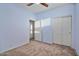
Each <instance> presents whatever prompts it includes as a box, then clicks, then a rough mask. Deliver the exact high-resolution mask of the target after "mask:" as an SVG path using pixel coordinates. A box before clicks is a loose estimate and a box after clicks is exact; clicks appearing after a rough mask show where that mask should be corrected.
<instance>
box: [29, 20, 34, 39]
mask: <svg viewBox="0 0 79 59" xmlns="http://www.w3.org/2000/svg"><path fill="white" fill-rule="evenodd" d="M34 31H35V21H33V20H30V40H34V39H35V33H34Z"/></svg>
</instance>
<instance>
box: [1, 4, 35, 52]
mask: <svg viewBox="0 0 79 59" xmlns="http://www.w3.org/2000/svg"><path fill="white" fill-rule="evenodd" d="M31 17H32V18H33V17H34V14H32V13H30V12H29V11H28V10H27V9H24V8H23V7H20V6H19V5H16V4H0V52H4V51H7V50H9V49H12V48H15V47H18V46H21V45H23V44H26V43H28V42H29V18H31Z"/></svg>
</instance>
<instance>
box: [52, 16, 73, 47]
mask: <svg viewBox="0 0 79 59" xmlns="http://www.w3.org/2000/svg"><path fill="white" fill-rule="evenodd" d="M52 29H53V39H54V43H57V44H61V45H67V46H71V42H72V41H71V34H72V33H71V17H70V16H67V17H58V18H53V19H52Z"/></svg>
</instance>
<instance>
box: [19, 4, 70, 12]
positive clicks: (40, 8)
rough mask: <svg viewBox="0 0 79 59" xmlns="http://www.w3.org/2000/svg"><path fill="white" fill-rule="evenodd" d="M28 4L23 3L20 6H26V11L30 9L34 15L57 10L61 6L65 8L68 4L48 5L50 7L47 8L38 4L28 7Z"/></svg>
mask: <svg viewBox="0 0 79 59" xmlns="http://www.w3.org/2000/svg"><path fill="white" fill-rule="evenodd" d="M27 4H28V3H21V4H19V5H21V6H24V7H25V8H26V9H28V10H29V11H31V12H32V13H39V12H42V11H46V10H49V9H52V8H56V7H59V6H64V5H66V4H68V3H47V4H48V7H45V6H43V5H41V4H36V3H35V4H33V5H31V6H27Z"/></svg>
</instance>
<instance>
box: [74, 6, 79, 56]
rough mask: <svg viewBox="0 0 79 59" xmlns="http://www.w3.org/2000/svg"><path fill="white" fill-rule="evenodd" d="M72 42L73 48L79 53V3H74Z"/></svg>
mask: <svg viewBox="0 0 79 59" xmlns="http://www.w3.org/2000/svg"><path fill="white" fill-rule="evenodd" d="M74 26H75V28H74V42H75V48H76V50H77V53H78V55H79V4H75V19H74Z"/></svg>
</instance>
